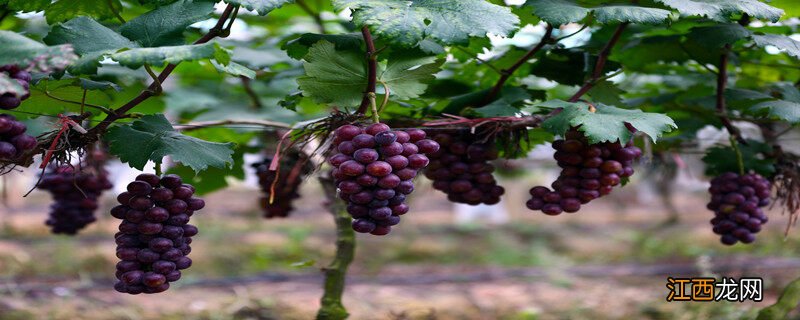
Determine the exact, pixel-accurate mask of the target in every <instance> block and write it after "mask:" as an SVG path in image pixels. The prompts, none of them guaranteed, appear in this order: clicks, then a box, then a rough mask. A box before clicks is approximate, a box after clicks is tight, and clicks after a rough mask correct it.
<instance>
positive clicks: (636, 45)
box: [611, 35, 689, 70]
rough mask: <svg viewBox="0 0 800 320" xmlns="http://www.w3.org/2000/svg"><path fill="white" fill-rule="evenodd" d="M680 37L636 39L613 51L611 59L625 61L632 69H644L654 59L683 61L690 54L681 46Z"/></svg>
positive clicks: (687, 58)
mask: <svg viewBox="0 0 800 320" xmlns="http://www.w3.org/2000/svg"><path fill="white" fill-rule="evenodd" d="M680 39H681V37H680V36H676V35H670V36H652V37H646V38H639V39H634V40H631V41H630V42H629V43H628V44H626V45H625V47H623V48H621V50H615V51H613V53H612V55H611V59H613V60H614V61H619V62H622V63H624V64H625V68H626V69H630V70H642V69H644V68H646V67H648V66H650V65H652V64H653V62H654V61H663V62H679V63H682V62H685V61H687V60H689V56H688V55H687V54H686V52H685V51H683V48H681V43H680Z"/></svg>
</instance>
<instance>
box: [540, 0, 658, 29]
mask: <svg viewBox="0 0 800 320" xmlns="http://www.w3.org/2000/svg"><path fill="white" fill-rule="evenodd" d="M525 5H529V6H533V8H534V9H533V13H534V14H535V15H537V16H539V17H540V18H542V20H544V21H547V22H549V23H550V24H552V25H555V26H560V25H563V24H567V23H571V22H578V21H581V20H583V19H584V18H586V16H587V15H589V14H592V15H593V16H594V18H595V20H597V22H599V23H601V24H608V23H614V22H630V23H642V24H661V23H664V22H666V21H667V19H668V18H669V14H670V12H669V11H667V10H664V9H658V8H648V7H640V6H633V5H609V6H601V7H595V8H586V7H583V6H581V5H579V4H577V3H575V2H573V1H571V0H528V1H527V2H526V3H525Z"/></svg>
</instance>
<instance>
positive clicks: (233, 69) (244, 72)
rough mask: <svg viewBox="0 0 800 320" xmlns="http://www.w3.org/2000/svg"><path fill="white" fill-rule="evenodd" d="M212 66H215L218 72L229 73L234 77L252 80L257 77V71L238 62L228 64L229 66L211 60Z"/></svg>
mask: <svg viewBox="0 0 800 320" xmlns="http://www.w3.org/2000/svg"><path fill="white" fill-rule="evenodd" d="M211 64H212V65H214V68H216V69H217V71H219V72H223V73H227V74H230V75H232V76H236V77H239V76H242V77H247V78H250V79H255V77H256V72H255V71H253V70H251V69H250V68H248V67H245V66H243V65H241V64H238V63H236V62H231V63H228V65H222V64H220V63H219V62H216V61H214V60H211Z"/></svg>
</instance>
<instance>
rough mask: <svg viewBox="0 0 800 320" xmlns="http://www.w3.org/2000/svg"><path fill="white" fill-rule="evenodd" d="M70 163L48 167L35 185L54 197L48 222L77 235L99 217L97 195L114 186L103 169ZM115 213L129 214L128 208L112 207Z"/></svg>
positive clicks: (113, 213)
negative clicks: (95, 212)
mask: <svg viewBox="0 0 800 320" xmlns="http://www.w3.org/2000/svg"><path fill="white" fill-rule="evenodd" d="M83 169H84V170H82V168H80V167H77V166H76V167H73V166H69V165H64V166H58V167H53V166H51V167H48V169H47V171H45V173H44V175H43V176H42V179H41V181H40V182H39V184H38V185H37V186H36V187H37V188H38V189H42V190H47V191H49V192H50V194H51V195H52V197H53V201H54V202H53V204H52V205H51V206H50V214H49V217H48V219H47V221H46V222H45V224H47V225H48V226H50V230H51V231H52V232H53V233H56V234H58V233H63V234H68V235H74V234H76V233H77V232H78V231H79V230H81V229H83V228H84V227H86V226H87V225H88V224H90V223H92V222H94V221H95V220H96V218H95V216H94V210H95V209H97V198H98V197H99V196H100V194H101V193H102V192H103V191H104V190H108V189H111V187H112V185H111V182H109V181H108V179H107V178H106V175H107V172H106V171H105V170H103V169H99V168H94V167H91V166H87V167H86V168H83ZM111 211H112V215H114V216H115V217H124V216H127V215H128V214H129V212H128V208H125V207H120V208H114V209H112V210H111Z"/></svg>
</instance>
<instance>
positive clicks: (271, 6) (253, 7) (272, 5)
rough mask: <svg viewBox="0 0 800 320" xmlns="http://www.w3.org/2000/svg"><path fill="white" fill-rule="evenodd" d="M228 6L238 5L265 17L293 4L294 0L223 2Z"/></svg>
mask: <svg viewBox="0 0 800 320" xmlns="http://www.w3.org/2000/svg"><path fill="white" fill-rule="evenodd" d="M223 1H225V2H227V3H229V4H234V5H240V6H242V7H244V8H245V9H247V10H250V11H255V12H258V14H260V15H262V16H265V15H267V14H268V13H270V12H271V11H272V10H275V9H278V8H280V7H281V6H283V5H284V4H287V3H294V0H223Z"/></svg>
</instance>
